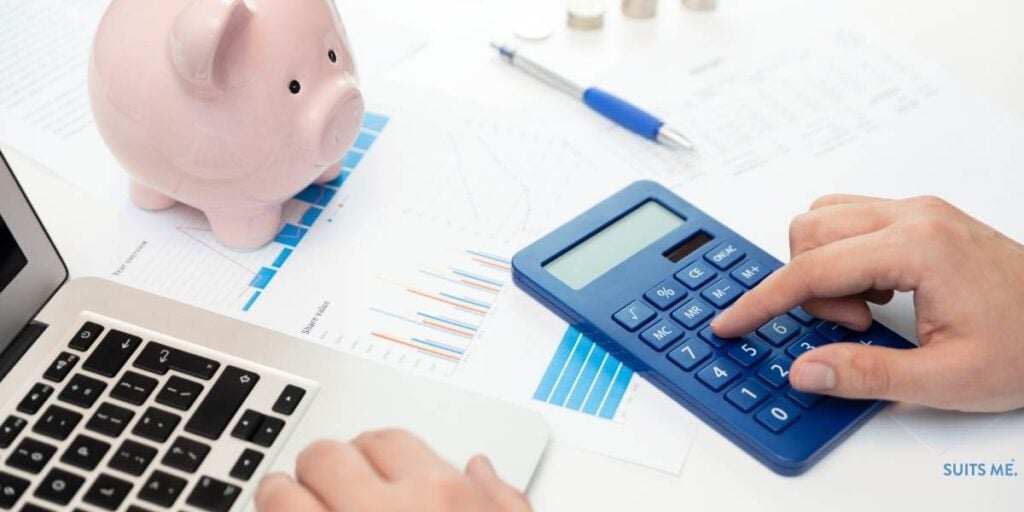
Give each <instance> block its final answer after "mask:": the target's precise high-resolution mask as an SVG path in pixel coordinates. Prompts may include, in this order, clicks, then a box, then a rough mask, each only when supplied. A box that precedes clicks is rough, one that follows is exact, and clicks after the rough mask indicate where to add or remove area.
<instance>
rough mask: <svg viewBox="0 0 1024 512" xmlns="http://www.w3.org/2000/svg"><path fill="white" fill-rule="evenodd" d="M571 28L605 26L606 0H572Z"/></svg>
mask: <svg viewBox="0 0 1024 512" xmlns="http://www.w3.org/2000/svg"><path fill="white" fill-rule="evenodd" d="M566 22H567V23H568V24H569V28H574V29H576V30H597V29H599V28H601V27H603V26H604V0H570V1H569V15H568V18H566Z"/></svg>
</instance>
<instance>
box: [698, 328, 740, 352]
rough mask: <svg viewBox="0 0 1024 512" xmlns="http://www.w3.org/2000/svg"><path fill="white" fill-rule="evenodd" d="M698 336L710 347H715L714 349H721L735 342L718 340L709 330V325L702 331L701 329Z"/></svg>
mask: <svg viewBox="0 0 1024 512" xmlns="http://www.w3.org/2000/svg"><path fill="white" fill-rule="evenodd" d="M698 336H700V337H701V339H703V340H704V341H706V342H708V343H710V344H711V346H713V347H716V348H722V347H724V346H726V345H728V344H730V343H732V342H733V341H735V340H731V339H726V338H719V337H718V336H717V335H716V334H715V332H714V331H712V330H711V326H710V325H709V326H707V327H705V328H703V329H701V331H700V333H699V334H698Z"/></svg>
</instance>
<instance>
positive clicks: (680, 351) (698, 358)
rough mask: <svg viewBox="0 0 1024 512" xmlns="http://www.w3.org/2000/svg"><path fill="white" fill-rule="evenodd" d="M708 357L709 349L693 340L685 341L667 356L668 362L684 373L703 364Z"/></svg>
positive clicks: (700, 342)
mask: <svg viewBox="0 0 1024 512" xmlns="http://www.w3.org/2000/svg"><path fill="white" fill-rule="evenodd" d="M710 356H711V347H708V346H707V345H705V344H704V342H702V341H699V340H695V339H690V340H687V341H686V342H684V343H683V344H682V345H679V346H678V347H676V348H675V349H673V350H672V352H669V354H668V358H669V360H671V361H672V362H673V363H675V364H676V366H678V367H680V368H682V369H684V370H686V371H690V370H692V369H694V367H696V366H697V365H699V364H700V363H702V362H704V360H705V359H707V358H708V357H710Z"/></svg>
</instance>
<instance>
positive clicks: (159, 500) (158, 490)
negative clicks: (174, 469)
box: [139, 470, 188, 508]
mask: <svg viewBox="0 0 1024 512" xmlns="http://www.w3.org/2000/svg"><path fill="white" fill-rule="evenodd" d="M187 483H188V482H186V481H185V479H183V478H178V477H176V476H174V475H169V474H167V473H164V472H163V471H160V470H156V471H153V474H151V475H149V480H146V483H145V484H144V485H143V486H142V489H141V490H140V491H139V499H140V500H143V501H148V502H150V503H152V504H154V505H160V506H161V507H164V508H171V506H172V505H174V502H175V501H178V496H180V495H181V491H183V490H185V485H186V484H187Z"/></svg>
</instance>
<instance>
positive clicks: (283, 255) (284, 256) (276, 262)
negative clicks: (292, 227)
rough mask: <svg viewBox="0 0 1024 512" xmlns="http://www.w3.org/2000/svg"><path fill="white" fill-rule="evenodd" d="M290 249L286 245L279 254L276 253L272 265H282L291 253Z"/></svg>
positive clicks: (277, 266)
mask: <svg viewBox="0 0 1024 512" xmlns="http://www.w3.org/2000/svg"><path fill="white" fill-rule="evenodd" d="M292 251H293V249H290V248H288V247H285V248H284V249H281V254H278V255H277V259H275V260H274V264H273V265H272V266H273V267H275V268H281V266H282V265H284V262H286V261H288V257H289V256H291V255H292Z"/></svg>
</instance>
